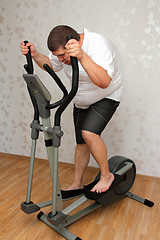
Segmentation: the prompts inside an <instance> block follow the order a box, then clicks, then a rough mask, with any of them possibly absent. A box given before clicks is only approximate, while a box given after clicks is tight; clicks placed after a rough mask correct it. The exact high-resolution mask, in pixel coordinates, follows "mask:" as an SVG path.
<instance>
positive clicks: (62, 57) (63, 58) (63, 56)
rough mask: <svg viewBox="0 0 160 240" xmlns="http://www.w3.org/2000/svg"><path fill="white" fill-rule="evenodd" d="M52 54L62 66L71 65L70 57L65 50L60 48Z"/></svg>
mask: <svg viewBox="0 0 160 240" xmlns="http://www.w3.org/2000/svg"><path fill="white" fill-rule="evenodd" d="M52 54H53V55H54V56H57V57H58V59H59V61H60V62H63V63H64V64H67V65H71V60H70V56H69V54H68V53H67V50H66V49H65V48H63V47H62V46H60V47H59V48H58V49H57V50H56V51H53V52H52Z"/></svg>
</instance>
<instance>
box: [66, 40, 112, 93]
mask: <svg viewBox="0 0 160 240" xmlns="http://www.w3.org/2000/svg"><path fill="white" fill-rule="evenodd" d="M66 49H67V51H68V54H69V55H70V56H72V57H77V58H78V60H79V61H80V63H81V65H82V67H83V68H84V70H85V71H86V73H87V74H88V76H89V78H90V79H91V81H92V82H93V83H94V84H95V85H97V86H98V87H100V88H107V87H108V86H109V84H110V82H111V77H110V76H109V75H108V74H107V71H106V70H105V69H104V68H103V67H101V66H99V65H98V64H96V63H95V62H94V61H93V60H92V59H91V58H90V57H89V56H88V55H87V54H86V53H85V52H84V51H83V50H82V48H81V45H80V43H79V42H78V41H76V40H75V39H71V40H69V41H68V43H67V44H66Z"/></svg>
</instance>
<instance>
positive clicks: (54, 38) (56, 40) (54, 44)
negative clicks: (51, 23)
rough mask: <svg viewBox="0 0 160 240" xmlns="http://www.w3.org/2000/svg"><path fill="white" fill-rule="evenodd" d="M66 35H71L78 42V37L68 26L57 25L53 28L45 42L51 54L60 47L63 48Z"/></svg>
mask: <svg viewBox="0 0 160 240" xmlns="http://www.w3.org/2000/svg"><path fill="white" fill-rule="evenodd" d="M67 35H72V37H73V38H74V39H76V40H77V41H79V40H80V35H79V34H78V33H77V32H76V31H75V30H74V29H73V28H71V27H69V26H66V25H59V26H57V27H55V28H53V29H52V31H51V32H50V34H49V36H48V40H47V45H48V48H49V50H50V51H52V52H53V51H56V50H57V49H58V48H59V47H60V46H62V47H63V48H65V45H66V36H67Z"/></svg>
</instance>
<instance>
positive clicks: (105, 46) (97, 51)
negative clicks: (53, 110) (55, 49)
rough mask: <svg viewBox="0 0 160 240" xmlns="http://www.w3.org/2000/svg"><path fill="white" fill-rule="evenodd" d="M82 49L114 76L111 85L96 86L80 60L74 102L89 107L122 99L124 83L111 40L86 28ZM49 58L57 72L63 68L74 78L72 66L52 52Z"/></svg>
mask: <svg viewBox="0 0 160 240" xmlns="http://www.w3.org/2000/svg"><path fill="white" fill-rule="evenodd" d="M82 50H83V51H84V52H85V53H86V54H87V55H88V56H89V57H90V58H91V59H92V60H93V61H94V62H95V63H96V64H98V65H99V66H101V67H103V68H104V69H105V70H106V71H107V73H108V75H109V76H110V77H111V78H112V80H111V83H110V85H109V86H108V87H107V88H105V89H102V88H100V87H98V86H96V85H95V84H94V83H93V82H92V81H91V80H90V78H89V77H88V75H87V73H86V72H85V70H84V69H83V67H82V65H81V64H80V62H78V65H79V87H78V91H77V94H76V96H75V97H74V99H73V103H75V104H76V106H77V107H78V108H83V109H85V108H88V107H89V106H90V105H91V104H93V103H95V102H97V101H99V100H101V99H103V98H110V99H113V100H116V101H120V100H121V96H122V93H123V83H122V79H121V73H120V70H119V67H118V65H117V61H116V57H115V51H114V49H113V48H112V46H111V44H110V42H109V41H108V40H106V39H105V38H104V37H102V36H101V35H100V34H97V33H93V32H89V31H88V30H87V29H84V39H83V44H82ZM49 59H50V62H51V64H52V67H53V69H54V71H55V72H58V71H60V70H61V69H62V68H63V69H64V72H65V74H66V76H67V77H68V78H69V79H70V80H72V67H71V66H70V65H66V64H64V63H62V62H60V61H59V60H58V57H56V56H54V55H53V54H52V53H50V54H49Z"/></svg>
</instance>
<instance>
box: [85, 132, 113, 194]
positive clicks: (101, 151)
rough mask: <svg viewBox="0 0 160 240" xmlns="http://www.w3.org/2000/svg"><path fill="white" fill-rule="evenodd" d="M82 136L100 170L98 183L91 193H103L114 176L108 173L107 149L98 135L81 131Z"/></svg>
mask: <svg viewBox="0 0 160 240" xmlns="http://www.w3.org/2000/svg"><path fill="white" fill-rule="evenodd" d="M82 135H83V138H84V140H85V142H86V144H87V145H88V148H89V150H90V152H91V154H92V156H93V157H94V159H95V160H96V161H97V163H98V165H99V167H100V170H101V178H100V181H99V182H98V183H97V184H96V185H95V186H94V188H93V189H92V191H96V192H98V193H101V192H105V191H107V190H108V189H109V187H110V186H111V184H112V182H113V181H114V175H113V174H112V173H111V172H110V171H109V167H108V159H107V148H106V146H105V143H104V142H103V140H102V138H101V137H100V136H99V135H97V134H94V133H91V132H89V131H85V130H82Z"/></svg>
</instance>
